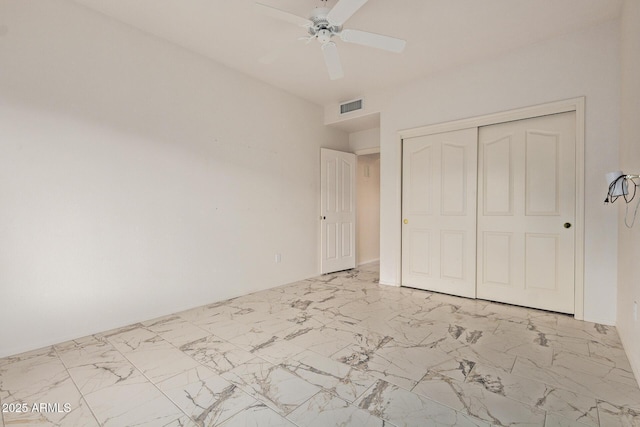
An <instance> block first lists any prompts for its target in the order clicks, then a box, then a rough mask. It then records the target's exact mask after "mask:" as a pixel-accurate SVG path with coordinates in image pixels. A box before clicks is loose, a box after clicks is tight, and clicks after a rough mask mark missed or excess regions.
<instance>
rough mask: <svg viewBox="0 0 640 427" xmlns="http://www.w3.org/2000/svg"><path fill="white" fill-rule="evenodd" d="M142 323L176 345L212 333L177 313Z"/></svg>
mask: <svg viewBox="0 0 640 427" xmlns="http://www.w3.org/2000/svg"><path fill="white" fill-rule="evenodd" d="M142 325H143V326H145V327H146V328H147V329H149V330H150V331H153V332H155V333H156V334H158V335H159V336H160V337H162V338H163V339H164V340H165V341H167V342H169V343H171V344H173V345H174V346H176V347H180V346H181V345H183V344H186V343H188V342H192V341H196V340H199V339H202V338H206V337H208V336H209V335H211V334H210V332H208V331H205V330H204V329H202V328H200V327H198V326H196V325H194V324H193V323H191V322H187V321H186V320H184V319H183V318H181V317H180V316H177V315H173V316H166V317H162V318H159V319H154V320H151V321H149V322H143V323H142Z"/></svg>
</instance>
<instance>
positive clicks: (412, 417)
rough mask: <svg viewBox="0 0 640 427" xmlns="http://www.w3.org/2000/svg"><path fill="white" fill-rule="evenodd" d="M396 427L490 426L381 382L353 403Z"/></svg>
mask: <svg viewBox="0 0 640 427" xmlns="http://www.w3.org/2000/svg"><path fill="white" fill-rule="evenodd" d="M355 404H356V405H358V406H359V407H360V408H362V409H365V410H367V411H369V412H370V413H371V414H372V415H374V416H376V417H378V418H382V419H384V420H386V421H388V422H390V423H391V424H393V425H395V426H422V425H437V426H489V425H490V424H489V423H487V422H485V421H482V420H480V419H477V418H474V417H471V416H469V415H466V414H464V413H462V412H459V411H456V410H453V409H451V408H449V407H447V406H444V405H441V404H439V403H436V402H434V401H433V400H430V399H427V398H425V397H422V396H420V395H418V394H415V393H411V392H409V391H407V390H404V389H402V388H400V387H398V386H395V385H393V384H390V383H388V382H386V381H383V380H380V381H378V382H377V383H375V384H374V385H373V386H372V387H371V388H370V389H369V390H367V392H366V393H365V394H364V395H363V396H362V397H361V398H360V399H359V400H358V401H356V402H355Z"/></svg>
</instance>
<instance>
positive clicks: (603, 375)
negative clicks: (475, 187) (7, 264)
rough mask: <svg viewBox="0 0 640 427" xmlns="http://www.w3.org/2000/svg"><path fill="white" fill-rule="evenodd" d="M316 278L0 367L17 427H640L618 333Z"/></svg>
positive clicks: (374, 270)
mask: <svg viewBox="0 0 640 427" xmlns="http://www.w3.org/2000/svg"><path fill="white" fill-rule="evenodd" d="M377 282H378V266H377V265H376V264H370V265H366V266H363V267H361V268H359V269H357V270H351V271H347V272H341V273H336V274H331V275H326V276H322V277H317V278H313V279H309V280H304V281H301V282H297V283H293V284H289V285H286V286H281V287H278V288H274V289H270V290H266V291H262V292H257V293H254V294H250V295H246V296H242V297H239V298H235V299H232V300H228V301H223V302H219V303H216V304H211V305H208V306H203V307H199V308H195V309H192V310H188V311H185V312H181V313H177V314H174V315H171V316H167V317H163V318H159V319H154V320H150V321H148V322H143V323H138V324H134V325H130V326H128V327H125V328H121V329H118V330H113V331H108V332H104V333H101V334H96V335H93V336H89V337H85V338H82V339H78V340H75V341H69V342H65V343H61V344H58V345H54V346H52V347H48V348H44V349H41V350H37V351H32V352H29V353H25V354H21V355H17V356H14V357H9V358H5V359H0V404H1V405H2V409H3V412H2V417H0V427H8V426H14V425H19V426H31V425H33V426H44V425H61V426H102V425H104V426H142V425H145V426H146V425H148V426H218V425H220V426H225V427H235V426H300V427H302V426H319V427H325V426H431V425H434V426H489V425H496V426H518V427H520V426H640V389H639V388H638V383H637V382H636V380H635V378H634V376H633V374H632V371H631V367H630V366H629V362H628V360H627V358H626V356H625V353H624V351H623V349H622V345H621V343H620V340H619V338H618V335H617V332H616V330H615V328H612V327H608V326H603V325H599V324H594V323H585V322H579V321H576V320H574V319H573V318H571V317H569V316H564V315H557V314H552V313H548V312H544V311H538V310H531V309H525V308H520V307H513V306H508V305H503V304H496V303H490V302H486V301H479V300H469V299H463V298H456V297H452V296H447V295H442V294H434V293H430V292H425V291H417V290H412V289H407V288H395V287H388V286H380V285H378V284H377Z"/></svg>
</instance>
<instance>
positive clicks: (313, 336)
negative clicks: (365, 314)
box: [283, 322, 353, 356]
mask: <svg viewBox="0 0 640 427" xmlns="http://www.w3.org/2000/svg"><path fill="white" fill-rule="evenodd" d="M330 325H331V326H323V327H321V328H315V329H314V328H308V327H300V328H297V329H295V330H291V331H290V333H289V334H288V335H286V336H284V337H283V339H284V340H285V341H288V342H289V343H291V344H294V345H297V346H298V347H302V348H305V349H307V350H311V351H315V352H316V353H319V354H322V355H324V356H331V355H332V354H334V353H335V352H337V351H339V350H342V349H343V348H345V347H346V346H348V345H349V344H351V343H352V338H353V333H352V332H351V331H345V330H343V329H342V327H341V326H339V325H336V324H335V322H333V323H331V324H330Z"/></svg>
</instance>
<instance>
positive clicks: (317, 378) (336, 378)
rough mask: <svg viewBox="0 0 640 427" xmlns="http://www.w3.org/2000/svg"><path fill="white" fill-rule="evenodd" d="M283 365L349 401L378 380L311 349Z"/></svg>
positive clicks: (306, 379)
mask: <svg viewBox="0 0 640 427" xmlns="http://www.w3.org/2000/svg"><path fill="white" fill-rule="evenodd" d="M282 366H283V367H284V368H286V369H287V370H288V371H290V372H292V373H293V374H295V375H297V376H299V377H300V378H302V379H303V380H305V381H307V382H309V383H311V384H314V385H316V386H318V387H322V388H323V389H325V390H327V391H330V392H332V393H334V394H335V395H337V396H339V397H340V398H342V399H344V400H346V401H348V402H353V401H355V400H356V399H357V398H358V397H360V395H361V394H362V393H364V392H365V391H366V390H367V389H368V388H369V387H371V385H372V384H373V383H374V382H376V380H377V378H376V377H374V376H373V375H371V374H369V373H367V372H363V371H360V370H358V369H355V368H352V367H351V366H348V365H345V364H342V363H339V362H336V361H334V360H332V359H330V358H328V357H325V356H322V355H319V354H317V353H313V352H311V351H305V352H303V353H300V354H298V355H296V356H295V357H294V358H293V359H291V360H290V361H288V362H285V363H283V364H282Z"/></svg>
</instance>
